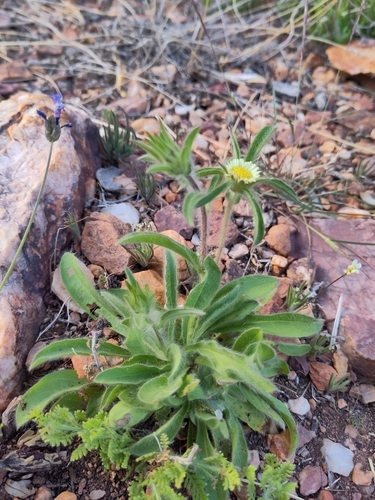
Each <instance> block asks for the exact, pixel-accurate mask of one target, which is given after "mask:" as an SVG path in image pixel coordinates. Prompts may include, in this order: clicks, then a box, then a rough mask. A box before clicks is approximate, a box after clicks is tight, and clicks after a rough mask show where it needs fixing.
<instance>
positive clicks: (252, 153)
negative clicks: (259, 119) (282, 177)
mask: <svg viewBox="0 0 375 500" xmlns="http://www.w3.org/2000/svg"><path fill="white" fill-rule="evenodd" d="M275 130H276V127H274V126H272V125H267V126H265V127H263V128H262V130H259V132H258V133H257V135H256V136H255V137H254V140H253V142H252V144H251V146H250V149H249V151H248V152H247V155H246V157H245V161H252V162H255V161H256V160H257V159H258V156H259V155H260V152H261V151H262V149H263V148H264V146H265V145H266V144H267V142H268V141H269V139H270V138H271V136H272V134H273V133H274V132H275Z"/></svg>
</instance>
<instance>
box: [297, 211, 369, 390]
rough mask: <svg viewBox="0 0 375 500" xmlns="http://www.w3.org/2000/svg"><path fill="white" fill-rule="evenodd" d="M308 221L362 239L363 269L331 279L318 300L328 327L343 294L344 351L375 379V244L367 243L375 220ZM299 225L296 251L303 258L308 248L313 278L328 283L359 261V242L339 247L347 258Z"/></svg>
mask: <svg viewBox="0 0 375 500" xmlns="http://www.w3.org/2000/svg"><path fill="white" fill-rule="evenodd" d="M309 224H310V225H311V226H312V227H314V228H315V229H316V230H317V231H319V232H320V233H322V234H324V235H326V236H328V237H329V238H333V239H335V240H342V241H348V240H352V241H356V242H360V243H361V242H362V243H364V244H362V245H360V250H361V251H360V257H361V258H362V259H363V260H360V262H361V263H362V269H361V271H360V272H359V274H356V275H352V276H345V277H344V278H342V279H340V280H339V281H337V282H336V283H334V284H333V285H332V286H330V287H329V288H328V289H327V290H326V291H323V292H322V293H321V294H320V295H319V297H318V303H319V304H320V306H321V307H322V309H323V312H324V314H325V316H326V319H327V326H328V329H329V330H331V329H332V326H333V322H334V319H335V316H336V312H337V304H338V302H339V298H340V295H342V296H343V308H342V316H341V325H340V338H343V340H341V341H340V342H341V347H342V350H343V352H344V354H345V355H346V356H347V357H348V360H349V364H350V365H351V367H352V369H353V370H354V371H355V373H357V374H358V375H361V376H363V377H364V378H366V379H368V380H369V381H370V382H375V342H374V331H375V312H374V296H375V270H374V269H373V267H371V266H372V264H371V263H372V262H374V260H375V247H374V246H366V245H365V243H368V242H372V241H374V237H375V221H374V220H360V219H358V220H353V219H351V220H333V219H316V220H312V221H309ZM297 227H298V233H297V235H296V248H298V255H299V256H301V257H305V256H306V255H309V252H310V251H311V254H312V258H313V260H314V262H315V265H316V273H315V280H316V281H318V282H319V281H322V282H323V283H324V285H328V284H329V283H331V282H332V281H334V280H335V279H336V278H338V277H339V276H341V275H342V274H343V272H344V270H345V269H346V268H347V266H348V265H349V264H350V263H351V260H354V259H358V248H359V245H350V244H345V248H343V250H344V251H345V253H347V254H348V255H349V256H350V257H349V259H348V258H346V257H345V256H344V255H342V254H341V253H339V252H338V251H337V250H335V249H333V248H331V247H330V246H329V245H328V244H327V243H325V242H324V240H323V239H322V238H321V237H319V235H318V234H316V233H315V232H314V231H309V234H308V233H307V230H306V228H305V226H304V225H303V224H302V223H298V224H297ZM366 262H369V263H370V264H371V265H369V264H367V263H366Z"/></svg>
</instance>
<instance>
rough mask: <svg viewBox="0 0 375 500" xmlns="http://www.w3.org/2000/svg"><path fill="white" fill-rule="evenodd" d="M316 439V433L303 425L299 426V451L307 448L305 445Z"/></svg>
mask: <svg viewBox="0 0 375 500" xmlns="http://www.w3.org/2000/svg"><path fill="white" fill-rule="evenodd" d="M315 437H316V432H315V431H311V430H309V429H306V427H304V426H303V425H301V424H298V444H297V450H299V449H300V448H302V446H305V444H307V443H309V442H310V441H311V440H312V439H314V438H315Z"/></svg>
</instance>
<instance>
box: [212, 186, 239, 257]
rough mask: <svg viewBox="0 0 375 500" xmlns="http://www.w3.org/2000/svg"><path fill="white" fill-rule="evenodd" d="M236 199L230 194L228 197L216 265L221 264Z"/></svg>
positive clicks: (234, 195)
mask: <svg viewBox="0 0 375 500" xmlns="http://www.w3.org/2000/svg"><path fill="white" fill-rule="evenodd" d="M235 199H236V194H235V193H232V192H229V193H228V197H227V206H226V207H225V211H224V217H223V225H222V226H221V232H220V240H219V246H218V247H217V250H216V257H215V262H216V264H218V263H219V262H220V257H221V252H222V251H223V248H224V243H225V237H226V235H227V231H228V224H229V220H230V216H231V214H232V209H233V205H234V202H235Z"/></svg>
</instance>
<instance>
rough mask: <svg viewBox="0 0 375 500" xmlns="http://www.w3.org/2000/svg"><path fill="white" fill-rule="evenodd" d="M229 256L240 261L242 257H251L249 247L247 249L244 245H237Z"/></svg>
mask: <svg viewBox="0 0 375 500" xmlns="http://www.w3.org/2000/svg"><path fill="white" fill-rule="evenodd" d="M228 255H229V257H231V258H232V259H240V258H241V257H245V256H246V255H249V247H247V246H246V245H245V244H244V243H237V245H233V247H232V248H231V249H230V251H229V253H228Z"/></svg>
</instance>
